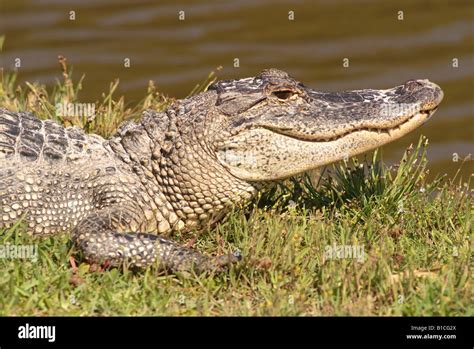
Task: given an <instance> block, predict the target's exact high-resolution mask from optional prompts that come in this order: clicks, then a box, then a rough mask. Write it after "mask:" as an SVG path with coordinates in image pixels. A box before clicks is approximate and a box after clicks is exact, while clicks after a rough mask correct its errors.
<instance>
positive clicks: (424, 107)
mask: <svg viewBox="0 0 474 349" xmlns="http://www.w3.org/2000/svg"><path fill="white" fill-rule="evenodd" d="M209 91H210V92H209V93H212V94H215V98H216V102H215V106H214V107H213V108H215V113H213V115H214V120H215V121H216V123H217V124H218V127H214V128H213V129H214V132H211V133H212V134H213V145H212V146H211V147H210V148H209V149H210V150H211V151H212V152H215V156H216V157H217V159H218V162H219V163H220V164H221V165H222V166H224V167H225V168H226V169H227V170H228V171H229V172H230V173H231V174H232V175H233V176H235V177H237V178H239V179H241V180H244V181H247V182H251V181H272V180H278V179H281V178H285V177H289V176H292V175H295V174H298V173H302V172H304V171H308V170H311V169H315V168H318V167H320V166H323V165H326V164H329V163H332V162H335V161H338V160H341V159H343V158H346V157H349V156H354V155H357V154H360V153H363V152H366V151H368V150H371V149H374V148H377V147H379V146H381V145H384V144H386V143H389V142H392V141H394V140H396V139H398V138H400V137H402V136H403V135H405V134H407V133H408V132H410V131H412V130H414V129H415V128H417V127H418V126H420V125H422V124H423V123H424V122H426V121H427V120H428V119H429V118H430V116H431V115H433V113H434V112H435V111H436V109H437V107H438V105H439V103H440V102H441V100H442V99H443V92H442V90H441V89H440V87H439V86H437V85H436V84H434V83H432V82H430V81H428V80H409V81H407V82H405V83H404V84H403V85H399V86H396V87H393V88H390V89H386V90H372V89H366V90H355V91H346V92H321V91H317V90H314V89H311V88H309V87H307V86H305V85H303V84H302V83H300V82H298V81H296V80H294V79H293V78H291V77H290V76H289V75H288V74H287V73H285V72H283V71H280V70H276V69H268V70H264V71H263V72H262V73H261V74H260V75H258V76H256V77H254V78H245V79H240V80H226V81H218V82H216V83H214V84H213V85H211V86H210V87H209ZM208 115H209V114H208ZM216 115H219V116H216ZM207 133H209V132H207Z"/></svg>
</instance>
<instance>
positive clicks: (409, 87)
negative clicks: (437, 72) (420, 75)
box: [405, 80, 423, 91]
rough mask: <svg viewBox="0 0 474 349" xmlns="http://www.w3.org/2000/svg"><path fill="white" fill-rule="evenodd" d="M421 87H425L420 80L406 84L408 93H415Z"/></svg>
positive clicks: (409, 81)
mask: <svg viewBox="0 0 474 349" xmlns="http://www.w3.org/2000/svg"><path fill="white" fill-rule="evenodd" d="M420 86H423V83H422V82H421V81H419V80H408V81H407V82H405V88H406V89H407V90H408V91H414V90H416V89H417V88H419V87H420Z"/></svg>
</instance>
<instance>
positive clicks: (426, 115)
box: [267, 106, 438, 143]
mask: <svg viewBox="0 0 474 349" xmlns="http://www.w3.org/2000/svg"><path fill="white" fill-rule="evenodd" d="M437 109H438V107H437V106H436V107H434V108H433V109H430V110H421V111H419V112H418V113H416V114H413V115H412V116H410V117H408V118H407V119H406V120H404V121H403V122H401V123H399V124H398V125H396V126H392V127H381V128H377V127H361V128H358V129H354V130H350V131H347V132H345V133H341V134H339V135H336V136H333V137H328V138H321V137H318V138H314V137H311V135H306V134H300V135H295V134H292V133H289V132H285V130H278V129H273V128H267V129H269V130H270V131H272V132H275V133H278V134H280V135H282V136H286V137H291V138H294V139H296V140H298V141H302V142H315V143H324V142H334V141H337V140H339V139H343V138H345V137H347V136H350V135H351V134H356V133H360V132H367V133H372V134H374V135H380V134H384V133H385V134H387V135H388V136H392V135H394V136H395V135H396V134H398V133H399V132H400V131H402V132H401V135H400V136H397V137H395V138H393V139H392V140H394V139H397V138H399V137H401V136H403V135H404V134H406V133H408V132H410V131H411V130H413V129H415V128H417V127H418V126H421V125H422V124H423V123H425V122H426V121H428V120H429V119H430V118H431V116H432V115H433V114H434V113H435V111H436V110H437ZM389 141H390V140H389Z"/></svg>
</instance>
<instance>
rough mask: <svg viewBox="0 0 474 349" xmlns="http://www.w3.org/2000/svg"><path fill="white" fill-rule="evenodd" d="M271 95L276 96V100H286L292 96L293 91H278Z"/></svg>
mask: <svg viewBox="0 0 474 349" xmlns="http://www.w3.org/2000/svg"><path fill="white" fill-rule="evenodd" d="M273 95H274V96H276V97H277V98H278V99H288V98H290V97H291V96H293V95H294V93H293V91H291V90H280V91H274V92H273Z"/></svg>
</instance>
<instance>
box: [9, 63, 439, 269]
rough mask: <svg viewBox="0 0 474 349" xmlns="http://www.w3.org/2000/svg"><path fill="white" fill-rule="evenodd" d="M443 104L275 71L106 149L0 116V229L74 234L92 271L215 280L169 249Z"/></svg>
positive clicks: (85, 138)
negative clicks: (319, 86)
mask: <svg viewBox="0 0 474 349" xmlns="http://www.w3.org/2000/svg"><path fill="white" fill-rule="evenodd" d="M442 98H443V93H442V91H441V89H440V88H439V87H438V86H437V85H435V84H434V83H431V82H429V81H428V80H410V81H408V82H406V83H405V84H403V85H400V86H396V87H394V88H391V89H387V90H370V89H367V90H358V91H347V92H340V93H328V92H320V91H316V90H313V89H311V88H309V87H306V86H304V85H303V84H301V83H300V82H298V81H296V80H294V79H292V78H291V77H289V76H288V75H287V74H286V73H285V72H282V71H279V70H276V69H268V70H264V71H263V72H262V73H261V74H260V75H258V76H256V77H252V78H245V79H240V80H227V81H218V82H216V83H214V84H213V85H211V86H210V87H209V89H208V91H207V92H204V93H201V94H199V95H196V96H193V97H190V98H187V99H184V100H180V101H177V102H175V103H174V104H173V105H172V106H171V107H169V108H168V110H166V111H165V112H155V111H152V110H148V111H145V112H144V115H143V118H142V119H141V121H140V122H137V123H134V122H126V123H125V124H123V125H122V126H121V127H120V128H119V130H118V131H117V133H116V134H115V136H113V137H112V138H110V139H108V140H106V139H103V138H102V137H99V136H97V135H91V134H85V133H84V132H83V131H82V130H80V129H79V128H76V127H68V128H64V127H62V126H61V125H59V124H57V123H56V122H54V121H51V120H46V121H41V120H39V119H37V118H36V117H35V116H34V115H32V114H30V113H27V112H9V111H7V110H5V109H0V229H2V228H6V227H10V226H12V225H13V224H14V223H15V222H17V221H18V220H20V219H23V222H25V225H26V227H27V229H28V231H29V232H30V233H32V234H39V235H48V234H54V233H59V232H71V234H72V239H73V241H74V242H75V244H76V245H77V246H78V248H79V249H80V250H82V251H83V253H84V254H85V256H86V257H87V258H88V259H90V260H92V261H100V262H101V261H105V260H107V261H108V262H109V263H111V264H115V265H117V264H121V263H122V262H124V261H126V262H128V263H130V264H131V265H133V266H137V267H143V266H147V265H152V264H154V265H159V266H160V268H162V269H166V270H171V271H180V270H181V271H184V270H197V271H207V270H220V269H222V268H223V267H224V266H225V265H227V264H229V263H232V262H234V261H236V260H237V259H238V256H237V255H235V254H229V255H224V256H220V257H209V256H205V255H203V254H201V253H199V252H197V251H195V250H193V249H189V248H185V247H182V246H179V245H178V244H177V243H175V242H173V241H172V239H171V236H172V234H173V233H174V232H177V231H181V232H186V231H190V230H196V229H202V228H203V227H205V226H207V225H209V224H213V223H215V222H217V221H219V220H220V219H221V218H222V217H223V216H224V215H225V213H226V212H228V211H229V209H230V208H232V207H234V206H236V205H239V204H242V203H245V202H247V201H249V200H250V199H251V198H252V197H253V196H254V195H255V194H256V192H257V191H258V190H260V189H262V188H263V187H264V186H265V185H266V184H267V183H269V182H273V181H277V180H280V179H283V178H287V177H289V176H292V175H295V174H298V173H302V172H304V171H307V170H311V169H314V168H317V167H320V166H323V165H325V164H329V163H332V162H335V161H337V160H340V159H342V158H344V157H347V156H353V155H357V154H360V153H362V152H365V151H368V150H370V149H374V148H376V147H378V146H381V145H383V144H385V143H388V142H391V141H393V140H395V139H397V138H399V137H401V136H403V135H404V134H406V133H408V132H410V131H411V130H413V129H415V128H416V127H418V126H420V125H421V124H422V123H424V122H425V121H426V120H427V119H428V118H429V117H430V116H431V115H432V114H433V112H434V111H435V110H436V108H437V106H438V104H439V103H440V101H441V99H442Z"/></svg>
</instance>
